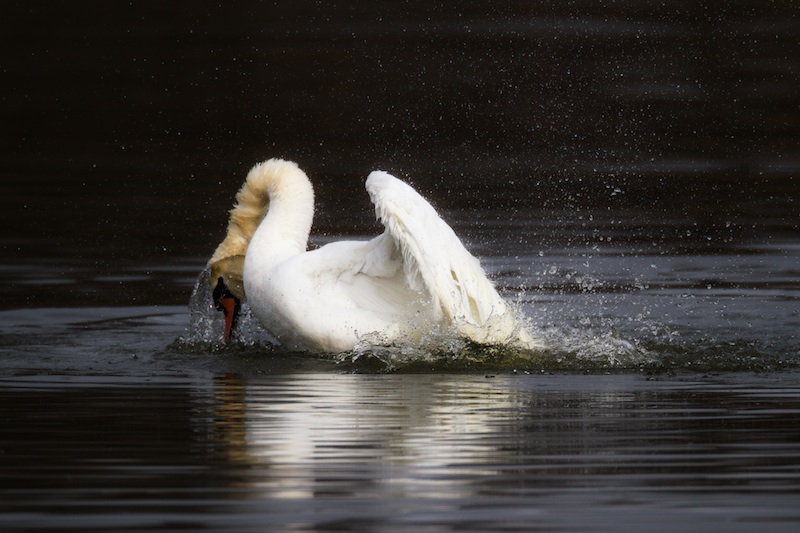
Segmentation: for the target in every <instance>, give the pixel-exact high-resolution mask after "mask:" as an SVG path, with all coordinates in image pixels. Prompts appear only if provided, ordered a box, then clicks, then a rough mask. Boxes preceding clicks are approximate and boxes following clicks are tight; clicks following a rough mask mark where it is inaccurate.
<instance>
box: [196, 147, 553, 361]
mask: <svg viewBox="0 0 800 533" xmlns="http://www.w3.org/2000/svg"><path fill="white" fill-rule="evenodd" d="M366 188H367V192H368V193H369V195H370V198H371V199H372V202H373V203H374V204H375V212H376V215H377V217H378V219H379V220H380V221H381V222H382V223H383V225H384V226H385V228H386V229H385V231H384V232H383V233H382V234H381V235H379V236H377V237H375V238H374V239H372V240H369V241H340V242H334V243H331V244H328V245H325V246H323V247H321V248H319V249H317V250H313V251H306V247H307V240H308V235H309V232H310V230H311V223H312V219H313V212H314V195H313V189H312V187H311V184H310V182H309V180H308V178H307V177H306V175H305V173H304V172H303V171H301V170H300V169H299V168H298V167H297V165H295V164H294V163H291V162H286V161H281V160H270V161H267V162H265V163H262V164H259V165H256V166H255V167H254V168H253V169H252V170H251V171H250V174H249V175H248V178H247V182H246V183H245V185H244V186H243V187H242V190H241V191H240V193H239V196H238V199H239V205H237V207H236V208H235V209H234V210H233V211H232V216H231V224H230V225H229V236H230V235H231V233H232V232H233V233H236V235H235V237H236V238H237V239H239V238H240V234H241V233H242V231H241V228H239V231H238V232H237V231H234V229H236V228H234V227H233V226H234V225H235V224H234V219H235V218H236V216H237V210H239V213H240V218H242V216H241V212H244V211H246V210H249V211H247V212H248V213H259V214H258V215H256V217H257V218H260V217H261V216H263V220H251V222H253V223H254V224H253V226H254V225H255V224H257V225H258V227H257V229H256V230H255V232H254V233H253V234H252V238H251V239H250V241H249V244H248V245H247V248H246V253H245V257H244V267H243V279H244V293H245V295H246V299H247V301H248V303H249V306H250V308H251V309H252V311H253V312H254V313H255V315H256V316H257V317H258V320H259V321H260V322H261V324H262V325H263V326H264V327H265V328H266V329H267V330H268V331H269V332H270V333H271V334H272V335H274V336H275V337H276V338H277V339H278V340H279V341H280V342H281V344H282V345H284V346H286V347H287V348H289V349H293V350H306V351H313V352H344V351H349V350H352V349H353V348H354V347H355V346H356V344H357V343H359V342H360V341H362V340H363V339H365V338H368V339H369V340H370V342H374V343H377V344H388V343H392V342H412V343H417V342H420V341H421V340H422V339H423V338H424V337H425V335H426V334H427V333H430V332H435V331H442V330H446V331H453V332H455V333H457V334H459V335H461V336H463V337H466V338H467V339H469V340H471V341H473V342H476V343H480V344H515V345H520V346H522V347H526V348H533V347H538V346H539V343H538V342H536V341H535V340H534V339H533V338H531V336H530V335H529V334H528V333H527V332H526V330H525V328H524V327H523V325H522V324H521V323H520V321H519V320H518V319H517V317H516V316H515V314H514V312H513V311H512V310H511V309H510V308H509V306H508V305H507V304H506V302H505V301H504V300H503V299H502V298H501V297H500V295H499V294H498V293H497V291H496V290H495V288H494V287H493V285H492V283H491V282H490V281H489V280H488V279H487V277H486V275H485V273H484V271H483V269H482V268H481V266H480V263H479V262H478V260H477V259H476V258H475V257H473V256H472V255H471V254H470V253H469V252H468V251H467V250H466V249H465V248H464V246H463V245H462V244H461V242H460V241H459V239H458V237H456V235H455V233H454V232H453V230H452V229H451V228H450V227H449V226H448V225H447V224H446V223H445V222H444V221H443V220H442V219H441V218H440V217H439V215H438V214H437V213H436V211H435V210H434V209H433V207H432V206H431V205H430V204H429V203H428V202H427V201H426V200H425V199H424V198H423V197H422V196H420V195H419V194H418V193H417V192H416V191H415V190H414V189H413V188H411V187H410V186H409V185H407V184H405V183H403V182H402V181H400V180H398V179H397V178H395V177H393V176H391V175H389V174H387V173H386V172H382V171H375V172H372V173H371V174H370V175H369V177H368V178H367V181H366ZM245 189H249V190H248V191H246V190H245ZM250 193H254V194H250ZM254 198H255V199H256V200H253V199H254ZM253 201H261V203H262V206H261V207H260V210H259V209H253V206H252V205H247V204H251V203H252V202H253ZM265 209H266V212H265V213H264V210H265ZM248 216H250V215H245V217H248ZM242 225H243V224H240V223H237V224H236V226H242ZM244 225H245V226H246V224H244ZM245 233H246V231H245ZM227 240H228V239H226V241H227ZM239 240H240V239H239ZM226 241H223V243H222V244H221V245H220V247H219V248H218V249H217V252H216V253H215V254H214V257H213V258H212V260H211V261H210V262H209V263H210V264H211V265H212V267H213V266H214V264H215V263H220V264H222V262H224V259H225V258H226V257H231V256H235V255H237V254H241V253H242V250H235V249H232V248H231V246H226ZM239 246H240V245H239ZM232 263H236V262H235V261H233V262H232ZM225 275H226V272H224V271H223V272H221V273H220V274H219V276H220V277H222V278H224V277H225ZM235 277H236V275H235V274H234V275H233V278H235ZM216 281H217V280H216V278H214V279H212V280H211V282H212V284H213V283H215V282H216Z"/></svg>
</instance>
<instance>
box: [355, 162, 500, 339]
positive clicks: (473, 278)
mask: <svg viewBox="0 0 800 533" xmlns="http://www.w3.org/2000/svg"><path fill="white" fill-rule="evenodd" d="M366 187H367V192H369V195H370V197H371V198H372V202H373V203H374V204H375V213H376V215H377V217H378V219H379V220H380V221H381V222H382V223H383V225H384V226H385V227H386V233H387V234H388V235H389V236H390V237H391V238H392V240H393V241H394V244H395V246H396V247H397V249H398V250H400V252H401V254H402V262H403V269H404V273H405V278H406V281H407V283H408V284H409V286H410V287H411V288H413V289H415V290H424V291H426V292H427V293H428V294H429V295H430V297H431V299H432V301H433V305H434V307H435V308H438V309H439V310H440V311H441V313H442V315H443V316H444V317H445V318H447V319H449V320H450V321H452V322H453V323H454V324H456V325H457V326H459V327H460V328H461V329H462V330H465V329H466V331H464V333H466V334H467V335H468V336H469V337H472V338H473V339H474V340H477V341H480V342H486V341H491V339H490V338H488V337H491V335H487V334H485V333H479V332H478V331H477V330H480V329H481V328H484V329H485V328H486V327H487V323H488V322H489V321H490V319H491V318H492V317H495V318H497V317H500V316H505V315H507V314H508V309H507V306H506V304H505V302H504V301H503V299H502V298H501V297H500V295H499V294H497V291H496V290H495V288H494V286H493V285H492V283H491V282H490V281H489V280H488V279H487V278H486V274H485V273H484V271H483V269H482V268H481V265H480V263H479V262H478V260H477V259H476V258H475V257H473V256H472V254H470V253H469V252H468V251H467V250H466V248H464V245H463V244H461V241H459V239H458V237H456V234H455V233H454V232H453V230H452V229H451V228H450V226H448V225H447V223H446V222H445V221H444V220H442V219H441V218H440V217H439V215H438V214H437V213H436V210H435V209H434V208H433V207H432V206H431V205H430V204H429V203H428V202H427V200H425V199H424V198H423V197H422V196H420V195H419V194H418V193H417V192H416V191H415V190H414V189H413V188H411V187H410V186H409V185H407V184H406V183H404V182H402V181H400V180H398V179H397V178H395V177H393V176H392V175H390V174H387V173H386V172H383V171H375V172H372V173H371V174H370V175H369V177H368V178H367V183H366ZM473 330H476V331H475V334H473V333H472V331H473ZM475 337H478V338H475Z"/></svg>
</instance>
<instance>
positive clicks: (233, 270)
mask: <svg viewBox="0 0 800 533" xmlns="http://www.w3.org/2000/svg"><path fill="white" fill-rule="evenodd" d="M209 266H210V267H211V276H210V277H209V282H210V283H211V287H212V288H213V289H214V292H213V297H214V306H215V307H216V308H217V310H219V311H222V313H223V315H225V334H224V336H223V339H224V340H225V343H228V342H230V340H231V334H232V332H233V330H234V328H235V327H236V319H237V318H239V310H240V309H241V307H242V302H243V301H244V281H243V279H242V272H243V270H244V255H234V256H229V257H225V258H223V259H219V260H216V261H213V262H209Z"/></svg>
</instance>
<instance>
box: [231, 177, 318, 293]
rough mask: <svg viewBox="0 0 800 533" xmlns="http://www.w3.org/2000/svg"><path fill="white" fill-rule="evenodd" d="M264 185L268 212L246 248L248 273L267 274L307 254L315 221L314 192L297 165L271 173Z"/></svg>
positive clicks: (263, 182) (246, 268)
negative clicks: (295, 257)
mask: <svg viewBox="0 0 800 533" xmlns="http://www.w3.org/2000/svg"><path fill="white" fill-rule="evenodd" d="M257 168H258V167H256V168H254V169H253V170H252V171H251V174H253V173H254V172H257ZM262 172H263V171H262ZM249 181H250V177H248V182H249ZM262 184H263V187H264V188H263V195H264V196H265V200H266V201H268V203H269V208H268V209H267V212H266V216H265V217H264V220H263V221H262V222H261V223H260V224H259V226H258V229H256V230H255V233H254V234H253V236H252V238H251V240H250V243H249V246H248V247H247V254H246V256H245V270H248V269H250V270H251V271H253V272H254V273H255V270H258V271H260V272H261V273H262V274H266V273H268V272H269V271H270V270H272V269H273V268H274V267H275V266H276V265H278V264H280V263H281V262H283V261H285V260H286V259H288V258H290V257H293V256H295V255H297V254H301V253H303V252H305V251H306V246H307V244H308V234H309V233H310V231H311V223H312V221H313V218H314V191H313V189H312V187H311V183H310V182H309V181H308V177H306V175H305V173H304V172H303V171H301V170H300V169H299V168H297V166H296V165H294V164H291V165H289V166H281V167H280V168H279V169H278V171H272V172H270V179H264V180H263V181H262ZM259 277H260V276H259Z"/></svg>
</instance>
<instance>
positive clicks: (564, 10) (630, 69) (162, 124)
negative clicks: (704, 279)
mask: <svg viewBox="0 0 800 533" xmlns="http://www.w3.org/2000/svg"><path fill="white" fill-rule="evenodd" d="M649 4H650V3H640V2H595V1H585V2H584V1H575V2H561V1H559V2H529V1H524V2H523V1H518V2H501V3H497V2H491V3H487V2H477V1H460V2H447V3H439V2H430V1H409V2H374V1H371V2H339V3H317V2H300V1H296V0H295V1H290V2H289V1H278V2H253V1H243V2H235V3H234V2H230V3H220V2H197V1H192V2H189V1H175V2H163V1H160V0H159V1H138V2H99V1H82V2H7V3H5V4H4V9H3V15H2V17H1V18H2V20H0V41H1V42H2V45H1V46H2V51H1V52H0V75H2V79H3V89H2V93H1V95H2V96H1V97H0V124H2V128H1V129H0V179H1V180H2V184H3V185H2V205H1V206H0V207H1V209H0V227H2V228H3V232H2V239H0V245H2V247H3V256H4V257H5V258H6V262H7V265H6V270H8V271H14V272H16V271H19V270H21V269H24V268H25V265H28V264H31V265H33V264H38V265H41V264H52V265H53V268H54V270H55V273H54V276H58V275H59V267H61V268H62V270H63V269H69V268H72V269H75V268H77V267H76V265H83V266H84V267H86V265H90V267H87V268H90V269H91V270H92V271H93V272H95V273H97V272H100V273H113V272H116V271H119V269H120V265H131V264H140V265H141V264H152V265H170V264H174V263H176V262H186V261H189V262H191V261H195V262H197V263H198V264H200V265H202V261H204V260H205V258H207V257H208V255H210V254H211V252H212V251H213V249H214V247H215V246H216V244H217V243H218V242H219V240H220V239H221V238H222V237H223V235H224V231H225V225H226V221H227V212H226V211H227V209H229V208H230V207H231V205H232V203H233V196H234V194H235V192H236V190H237V189H238V187H239V185H240V183H241V181H242V180H243V178H244V176H245V174H246V172H247V170H248V169H249V168H250V167H251V166H252V165H253V164H254V163H256V162H258V161H260V160H263V159H266V158H268V157H274V156H280V157H286V158H290V159H294V160H296V161H297V162H298V163H300V164H301V166H302V167H303V168H304V169H305V170H306V171H307V172H308V173H309V175H310V177H311V179H312V181H313V182H314V184H315V188H316V190H317V198H318V218H317V221H316V222H315V232H317V233H318V234H328V233H330V234H334V233H359V232H362V231H374V229H375V227H376V226H374V222H372V211H371V207H370V205H369V201H368V198H367V195H366V193H365V192H364V191H363V180H364V178H365V177H366V175H367V173H368V172H369V171H370V170H373V169H375V168H383V169H385V170H389V171H392V172H394V173H396V174H397V175H398V176H400V177H404V178H407V179H409V180H410V181H411V182H412V183H413V184H414V185H415V186H417V187H418V188H419V189H420V190H421V191H422V192H423V193H424V194H425V195H426V196H428V197H429V198H430V199H431V200H432V203H434V205H436V206H437V207H439V208H440V209H441V210H443V211H445V212H447V211H453V210H464V209H466V210H474V211H476V212H477V211H481V212H485V211H486V210H493V211H496V212H497V213H498V217H501V218H502V217H514V216H518V215H520V216H530V214H531V213H536V214H539V213H540V214H541V216H543V217H547V216H550V215H548V213H553V212H558V213H562V215H560V216H567V217H568V216H569V213H582V214H591V213H596V212H603V211H608V210H612V211H613V212H619V213H627V214H628V216H630V213H637V215H636V216H640V217H641V218H642V220H643V221H646V220H651V219H653V218H659V219H670V218H679V219H682V220H694V221H699V223H700V224H706V225H708V226H716V225H719V224H722V223H723V221H724V223H726V224H728V225H729V226H730V221H731V220H733V221H734V222H735V223H736V224H735V225H736V227H737V228H739V229H738V230H737V231H738V233H737V235H736V237H737V238H738V237H741V238H748V239H752V238H761V239H764V240H770V239H787V238H788V239H796V238H797V235H798V218H800V215H798V213H799V211H798V204H797V199H798V196H799V195H798V186H797V176H798V174H800V91H798V87H800V79H799V78H800V42H798V35H800V23H799V22H798V9H797V4H796V3H794V2H790V1H786V2H763V1H761V2H753V1H746V2H744V1H726V2H705V3H697V2H690V1H674V2H658V3H654V4H657V5H654V6H649ZM615 189H618V190H619V194H616V193H614V192H613V191H614V190H615ZM563 213H567V215H563ZM537 216H538V215H537ZM643 223H644V222H643ZM649 237H653V238H664V236H663V235H661V236H648V238H649ZM546 244H547V243H543V245H546ZM12 277H13V276H12ZM11 285H12V286H13V285H14V281H13V279H12V281H11ZM9 294H11V293H9ZM183 297H184V295H183V294H181V295H179V296H177V297H176V298H178V299H180V298H183ZM89 298H90V299H91V295H90V296H89ZM41 301H42V300H41V298H40V299H39V300H35V299H34V300H33V301H29V302H28V303H32V304H37V303H40V302H41ZM6 305H9V304H8V303H6Z"/></svg>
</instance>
